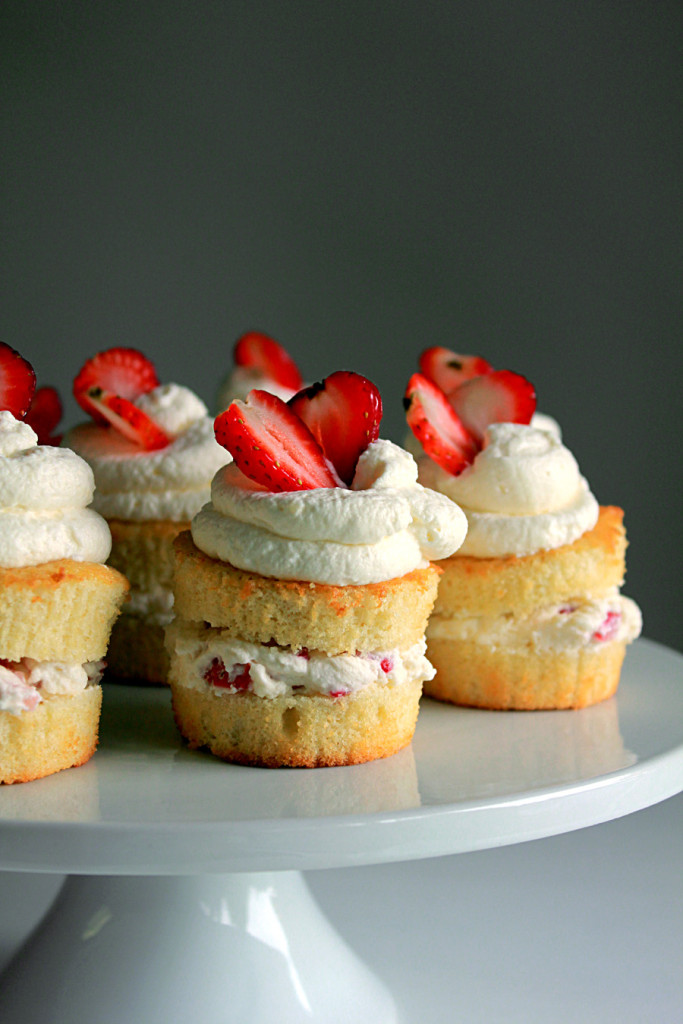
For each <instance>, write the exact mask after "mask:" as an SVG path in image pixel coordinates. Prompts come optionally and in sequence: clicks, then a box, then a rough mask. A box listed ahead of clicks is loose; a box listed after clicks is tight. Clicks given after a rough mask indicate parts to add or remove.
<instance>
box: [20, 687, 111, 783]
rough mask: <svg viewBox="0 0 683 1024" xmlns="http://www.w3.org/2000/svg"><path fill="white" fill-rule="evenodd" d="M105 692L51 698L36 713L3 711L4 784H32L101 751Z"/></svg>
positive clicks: (98, 689) (91, 689)
mask: <svg viewBox="0 0 683 1024" xmlns="http://www.w3.org/2000/svg"><path fill="white" fill-rule="evenodd" d="M101 704H102V689H101V687H99V686H89V687H87V689H85V690H83V691H82V692H81V693H78V694H75V695H74V696H72V697H70V696H69V697H67V696H60V697H51V698H50V699H49V700H46V701H44V702H43V703H42V704H39V705H38V707H37V708H35V709H34V710H33V711H24V712H22V713H21V714H19V715H14V714H12V713H11V712H9V711H0V783H12V782H29V781H31V780H32V779H41V778H43V777H44V776H45V775H52V774H54V773H55V772H59V771H62V770H63V769H64V768H74V767H75V766H76V765H80V764H84V763H85V762H86V761H88V760H89V759H90V758H91V757H92V755H93V754H94V753H95V748H96V747H97V738H98V728H99V719H100V707H101Z"/></svg>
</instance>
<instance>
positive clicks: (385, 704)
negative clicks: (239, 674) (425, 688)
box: [170, 671, 422, 768]
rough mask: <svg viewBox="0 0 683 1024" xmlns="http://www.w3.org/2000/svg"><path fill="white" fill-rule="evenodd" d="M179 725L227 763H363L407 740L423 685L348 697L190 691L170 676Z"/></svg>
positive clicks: (192, 739)
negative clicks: (264, 696) (266, 696)
mask: <svg viewBox="0 0 683 1024" xmlns="http://www.w3.org/2000/svg"><path fill="white" fill-rule="evenodd" d="M170 683H171V691H172V694H173V712H174V715H175V720H176V724H177V726H178V728H179V730H180V732H181V733H182V735H183V736H184V737H185V739H186V740H187V742H188V744H189V746H190V747H192V748H197V747H207V748H208V749H209V750H210V751H211V753H213V754H215V755H216V756H217V757H219V758H222V759H223V760H225V761H232V762H236V763H239V764H247V765H260V766H262V767H266V768H275V767H298V768H316V767H321V766H325V765H327V766H333V765H350V764H360V763H362V762H365V761H374V760H376V759H378V758H384V757H389V756H390V755H391V754H395V753H396V752H397V751H398V750H400V749H401V748H402V747H404V746H407V744H408V743H410V741H411V739H412V736H413V733H414V731H415V723H416V721H417V713H418V705H419V700H420V694H421V691H422V681H421V680H414V681H412V682H409V683H404V684H402V685H401V686H396V687H388V686H382V685H373V686H368V687H367V688H366V689H364V690H362V691H359V692H358V693H356V694H354V695H353V696H347V697H340V698H330V697H325V696H318V695H311V696H304V695H290V696H284V697H275V698H272V699H264V698H262V697H257V696H256V695H255V694H252V693H238V694H223V695H220V696H218V695H216V694H214V693H211V692H206V693H202V692H200V691H197V690H190V689H189V688H186V687H184V686H183V685H182V682H181V681H179V680H177V679H174V677H173V671H171V677H170Z"/></svg>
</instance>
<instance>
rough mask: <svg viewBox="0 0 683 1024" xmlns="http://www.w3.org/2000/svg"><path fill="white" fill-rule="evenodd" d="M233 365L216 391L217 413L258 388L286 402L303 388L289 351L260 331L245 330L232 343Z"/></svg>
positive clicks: (299, 374)
mask: <svg viewBox="0 0 683 1024" xmlns="http://www.w3.org/2000/svg"><path fill="white" fill-rule="evenodd" d="M232 357H233V363H234V365H233V367H232V369H231V370H230V372H229V373H228V374H227V376H226V377H225V379H224V380H223V382H222V383H221V386H220V388H219V390H218V397H217V403H216V404H217V408H218V412H223V410H225V409H227V408H228V406H229V405H230V403H231V402H232V401H233V400H234V399H236V398H239V399H240V400H244V399H246V397H247V395H248V394H249V392H250V391H252V390H254V389H258V390H261V391H268V392H270V394H271V395H277V397H278V398H281V399H282V400H283V401H285V402H287V401H288V400H289V399H290V398H292V397H293V396H294V395H295V394H296V393H297V391H300V390H301V388H302V387H303V379H302V377H301V373H300V372H299V367H298V366H297V365H296V363H295V362H294V360H293V359H292V357H291V356H290V354H289V352H288V351H287V350H286V349H285V348H284V347H283V346H282V345H281V344H280V343H279V342H277V341H275V339H274V338H271V337H269V336H268V335H267V334H263V333H262V332H261V331H248V332H247V333H246V334H243V335H242V336H241V337H240V338H238V339H237V341H236V342H235V346H234V348H233V353H232Z"/></svg>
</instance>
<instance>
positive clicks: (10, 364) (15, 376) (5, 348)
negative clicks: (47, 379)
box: [0, 341, 36, 420]
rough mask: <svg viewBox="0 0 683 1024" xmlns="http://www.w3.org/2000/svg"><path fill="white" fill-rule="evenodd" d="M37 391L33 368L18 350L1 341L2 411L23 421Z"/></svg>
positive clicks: (0, 387)
mask: <svg viewBox="0 0 683 1024" xmlns="http://www.w3.org/2000/svg"><path fill="white" fill-rule="evenodd" d="M35 390H36V375H35V373H34V372H33V367H32V366H31V364H30V363H29V362H28V360H26V359H24V357H23V356H20V355H19V353H18V352H17V351H16V349H13V348H12V347H11V346H10V345H6V344H5V343H4V341H0V409H5V410H7V412H11V413H12V415H13V416H14V417H15V419H18V420H21V419H23V418H24V416H25V415H26V413H27V412H28V410H29V409H30V407H31V400H32V398H33V393H34V391H35Z"/></svg>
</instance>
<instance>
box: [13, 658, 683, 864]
mask: <svg viewBox="0 0 683 1024" xmlns="http://www.w3.org/2000/svg"><path fill="white" fill-rule="evenodd" d="M104 691H105V692H104V710H103V716H102V726H101V731H100V746H99V749H98V751H97V753H96V755H95V757H94V758H93V759H92V760H91V761H90V762H89V763H88V764H86V765H84V766H83V767H81V768H74V769H71V770H69V771H66V772H61V773H59V774H57V775H53V776H50V777H48V778H46V779H40V780H37V781H35V782H30V783H24V784H22V785H14V786H3V787H0V868H5V869H11V870H19V871H45V872H57V873H60V874H61V873H71V874H127V875H148V874H154V875H158V874H162V875H163V874H166V875H181V874H204V873H214V872H215V873H220V872H232V871H237V872H242V871H276V870H277V871H280V870H308V869H312V868H330V867H349V866H353V865H357V864H376V863H383V862H387V861H401V860H411V859H416V858H423V857H432V856H440V855H444V854H451V853H460V852H465V851H469V850H477V849H484V848H487V847H493V846H502V845H505V844H508V843H516V842H523V841H525V840H528V839H537V838H541V837H543V836H548V835H555V834H557V833H560V832H567V831H571V830H573V829H577V828H583V827H584V826H587V825H593V824H597V823H599V822H602V821H608V820H610V819H612V818H617V817H620V816H621V815H624V814H629V813H631V812H633V811H637V810H640V809H641V808H643V807H647V806H649V805H650V804H654V803H657V802H658V801H659V800H664V799H666V798H667V797H669V796H673V795H674V794H675V793H677V792H679V791H680V790H682V789H683V656H682V655H680V654H678V653H676V652H674V651H671V650H669V649H667V648H665V647H662V646H660V645H658V644H655V643H652V642H651V641H647V640H639V641H637V642H636V643H635V644H634V645H632V647H631V648H630V649H629V651H628V653H627V656H626V661H625V664H624V669H623V672H622V680H621V684H620V687H619V691H618V693H617V695H616V697H613V698H612V699H611V700H608V701H605V702H604V703H602V704H599V705H596V706H595V707H592V708H586V709H584V710H581V711H550V712H490V711H477V710H472V709H466V708H456V707H451V706H450V705H446V704H440V703H437V702H435V701H431V700H426V699H425V700H423V703H422V707H421V710H420V716H419V720H418V725H417V729H416V732H415V737H414V739H413V742H412V744H411V746H410V747H408V748H406V749H405V750H403V751H401V752H400V753H398V754H395V755H394V756H393V757H390V758H387V759H385V760H382V761H375V762H372V763H371V764H366V765H355V766H352V767H347V768H316V769H270V770H269V769H259V768H248V767H243V766H239V765H230V764H225V763H223V762H221V761H219V760H217V759H216V758H214V757H212V756H211V755H210V754H207V753H204V752H200V751H190V750H188V749H187V748H186V747H185V746H183V744H182V742H181V741H180V738H179V736H178V733H177V731H176V728H175V725H174V722H173V718H172V714H171V710H170V695H169V693H168V691H167V690H166V689H165V688H161V687H154V688H143V687H137V686H124V685H116V684H113V683H105V685H104Z"/></svg>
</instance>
